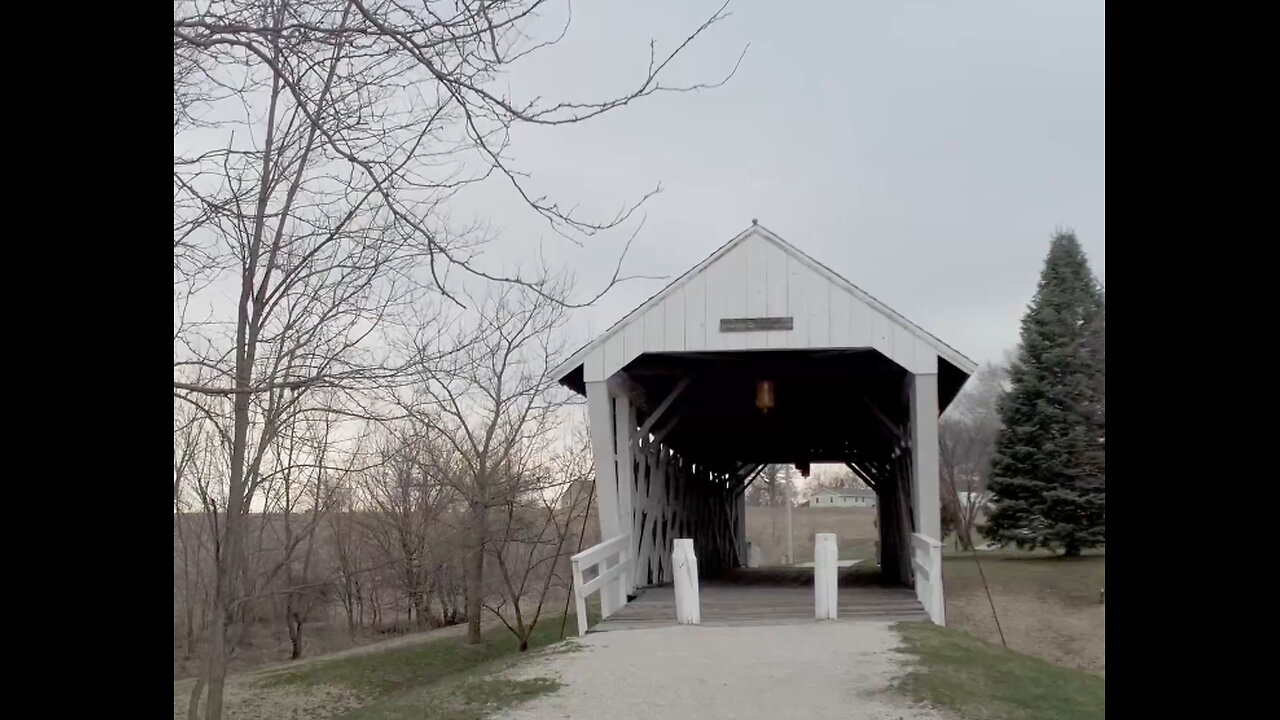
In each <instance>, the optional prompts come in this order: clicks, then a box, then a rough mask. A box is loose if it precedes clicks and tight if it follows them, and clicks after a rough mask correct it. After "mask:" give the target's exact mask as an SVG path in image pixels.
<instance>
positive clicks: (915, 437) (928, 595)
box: [909, 374, 946, 625]
mask: <svg viewBox="0 0 1280 720" xmlns="http://www.w3.org/2000/svg"><path fill="white" fill-rule="evenodd" d="M909 382H910V390H911V392H910V398H911V400H910V402H911V421H910V422H911V428H910V430H911V505H912V508H913V510H914V513H913V514H914V516H915V521H916V532H915V534H914V536H915V538H916V539H915V540H914V541H913V543H912V545H913V557H912V560H913V563H914V565H913V567H914V569H915V573H914V575H915V580H916V596H917V597H919V598H920V603H921V604H922V605H924V608H925V611H926V612H928V613H929V617H930V618H931V619H932V620H933V621H934V622H935V623H937V624H939V625H945V624H946V615H945V604H944V599H943V591H942V542H941V541H942V507H941V503H942V501H941V498H940V497H939V494H938V485H939V469H938V376H937V375H936V374H928V375H925V374H922V375H914V374H913V375H912V376H911V379H910V380H909Z"/></svg>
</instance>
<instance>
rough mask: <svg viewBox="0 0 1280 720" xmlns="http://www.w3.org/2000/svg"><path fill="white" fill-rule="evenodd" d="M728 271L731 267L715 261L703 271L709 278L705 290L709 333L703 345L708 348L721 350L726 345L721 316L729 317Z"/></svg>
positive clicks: (706, 321)
mask: <svg viewBox="0 0 1280 720" xmlns="http://www.w3.org/2000/svg"><path fill="white" fill-rule="evenodd" d="M728 273H729V267H728V266H727V265H725V264H723V263H715V264H713V265H711V266H710V267H708V268H707V269H706V272H705V273H703V275H704V276H705V277H706V278H707V287H706V291H705V298H706V300H705V303H706V316H705V317H704V318H703V320H704V322H705V324H706V328H707V333H706V343H705V345H704V346H703V347H705V348H706V349H707V350H720V349H722V348H723V347H724V341H725V336H724V333H722V332H720V318H723V317H729V315H728V310H726V303H727V302H728V293H727V291H726V288H725V286H726V283H727V279H726V276H727V275H728Z"/></svg>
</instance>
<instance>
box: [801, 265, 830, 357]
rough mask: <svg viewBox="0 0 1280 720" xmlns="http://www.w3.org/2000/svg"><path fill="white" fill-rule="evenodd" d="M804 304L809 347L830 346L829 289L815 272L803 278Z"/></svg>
mask: <svg viewBox="0 0 1280 720" xmlns="http://www.w3.org/2000/svg"><path fill="white" fill-rule="evenodd" d="M804 284H805V289H804V298H805V300H804V304H805V311H806V314H807V316H808V317H807V322H808V323H809V347H813V348H823V347H831V289H830V287H829V285H828V284H827V283H824V282H819V281H818V277H817V275H816V274H815V273H813V272H810V273H808V277H806V278H805V280H804Z"/></svg>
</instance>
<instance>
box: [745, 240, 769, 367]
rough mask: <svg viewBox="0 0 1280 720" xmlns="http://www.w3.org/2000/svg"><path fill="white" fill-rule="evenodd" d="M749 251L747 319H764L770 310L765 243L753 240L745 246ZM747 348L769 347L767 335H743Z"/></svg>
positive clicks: (748, 241) (758, 333) (751, 333)
mask: <svg viewBox="0 0 1280 720" xmlns="http://www.w3.org/2000/svg"><path fill="white" fill-rule="evenodd" d="M743 246H744V247H745V248H746V249H747V312H746V315H745V317H764V316H765V315H766V314H767V313H768V309H769V293H768V290H769V272H768V264H767V263H768V260H767V258H766V255H765V241H763V240H761V239H759V238H751V239H749V240H747V242H746V243H744V245H743ZM742 334H743V335H744V336H745V339H746V341H747V347H748V348H751V349H759V348H763V347H767V342H766V333H763V332H750V333H742Z"/></svg>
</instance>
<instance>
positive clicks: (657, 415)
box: [633, 376, 693, 442]
mask: <svg viewBox="0 0 1280 720" xmlns="http://www.w3.org/2000/svg"><path fill="white" fill-rule="evenodd" d="M692 380H693V378H690V377H687V376H686V377H684V378H682V379H681V380H680V382H678V383H676V386H675V387H674V388H672V390H671V393H670V394H668V395H667V396H666V397H665V398H663V400H662V402H661V403H659V404H658V407H656V408H654V409H653V412H651V413H649V417H647V418H645V421H644V425H641V426H640V432H639V434H638V435H637V437H636V439H635V440H634V441H633V442H638V441H639V439H640V438H642V437H647V436H648V435H649V433H651V432H653V426H654V425H655V424H657V422H658V421H659V420H661V419H662V416H663V414H664V413H666V412H667V410H670V409H671V406H672V405H673V404H674V403H675V401H676V400H677V399H678V398H679V397H680V394H681V393H683V392H684V391H685V389H686V388H688V387H689V383H690V382H691V381H692Z"/></svg>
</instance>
